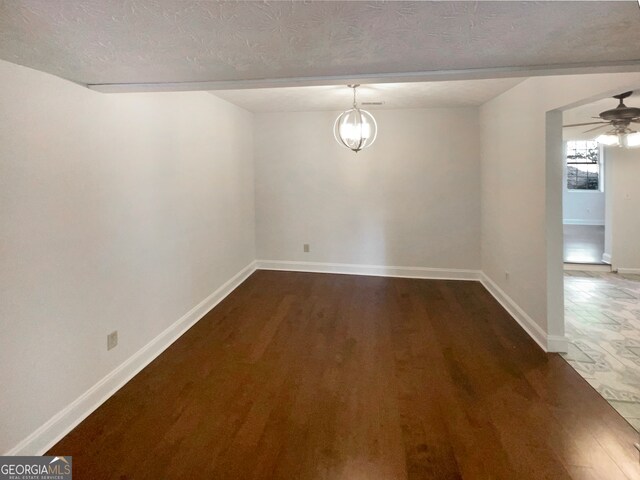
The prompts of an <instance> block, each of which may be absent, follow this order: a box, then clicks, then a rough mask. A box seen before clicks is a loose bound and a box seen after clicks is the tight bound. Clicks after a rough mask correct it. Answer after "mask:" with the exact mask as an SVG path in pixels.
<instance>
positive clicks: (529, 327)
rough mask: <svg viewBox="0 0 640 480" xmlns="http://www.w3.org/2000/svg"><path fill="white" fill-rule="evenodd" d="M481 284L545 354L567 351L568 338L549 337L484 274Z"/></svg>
mask: <svg viewBox="0 0 640 480" xmlns="http://www.w3.org/2000/svg"><path fill="white" fill-rule="evenodd" d="M480 282H481V283H482V285H483V286H484V288H486V289H487V291H488V292H489V293H490V294H491V295H492V296H493V298H495V299H496V300H497V301H498V303H499V304H500V305H502V307H503V308H504V309H505V310H506V311H507V312H508V313H509V315H511V316H512V317H513V319H514V320H515V321H516V322H518V324H520V326H521V327H522V328H523V330H524V331H525V332H527V334H529V336H530V337H531V338H532V339H533V340H534V341H535V342H536V343H537V344H538V345H539V346H540V348H542V350H544V351H545V352H566V351H567V346H568V340H567V339H566V337H564V336H560V335H547V334H546V332H545V331H544V330H543V329H542V328H541V327H540V326H539V325H538V324H537V323H536V322H535V321H534V320H533V319H532V318H531V317H530V316H529V315H528V314H527V313H526V312H525V311H524V310H523V309H522V308H521V307H520V306H519V305H518V304H517V303H516V302H515V301H514V300H513V299H512V298H511V297H510V296H509V295H507V294H506V293H505V292H504V290H502V289H501V288H500V287H499V286H498V285H497V284H496V283H495V282H494V281H493V280H492V279H491V278H489V277H488V276H487V275H486V274H485V273H484V272H483V273H482V274H481V277H480Z"/></svg>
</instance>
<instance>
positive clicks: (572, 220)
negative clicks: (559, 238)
mask: <svg viewBox="0 0 640 480" xmlns="http://www.w3.org/2000/svg"><path fill="white" fill-rule="evenodd" d="M562 223H563V224H564V225H595V226H599V227H600V226H602V225H604V220H582V219H579V218H566V219H564V220H562Z"/></svg>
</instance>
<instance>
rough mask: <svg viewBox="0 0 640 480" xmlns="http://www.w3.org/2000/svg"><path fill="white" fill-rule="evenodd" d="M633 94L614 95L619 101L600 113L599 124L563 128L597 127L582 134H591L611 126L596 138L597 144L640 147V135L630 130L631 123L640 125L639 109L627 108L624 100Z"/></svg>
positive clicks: (583, 124) (575, 124) (576, 124)
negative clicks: (613, 106)
mask: <svg viewBox="0 0 640 480" xmlns="http://www.w3.org/2000/svg"><path fill="white" fill-rule="evenodd" d="M632 93H633V92H625V93H621V94H620V95H614V96H613V98H615V99H617V100H619V101H620V103H619V104H618V106H617V107H616V108H612V109H611V110H605V111H604V112H601V113H600V115H599V116H598V117H593V118H597V119H599V120H601V121H600V122H587V123H573V124H571V125H563V126H564V127H565V128H569V127H582V126H586V125H598V126H597V127H595V128H591V129H589V130H586V131H585V132H584V133H588V132H593V131H594V130H598V129H600V128H604V127H605V126H611V127H612V128H611V130H609V131H608V132H606V133H604V134H602V135H600V136H599V137H598V138H596V141H597V142H598V143H602V144H604V145H613V146H619V147H640V133H638V132H637V131H635V130H632V129H631V128H629V127H630V125H631V124H632V123H638V124H640V108H636V107H627V106H626V105H625V104H624V99H625V98H627V97H630V96H631V94H632Z"/></svg>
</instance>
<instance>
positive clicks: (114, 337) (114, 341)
mask: <svg viewBox="0 0 640 480" xmlns="http://www.w3.org/2000/svg"><path fill="white" fill-rule="evenodd" d="M117 345H118V331H117V330H116V331H115V332H111V333H110V334H109V335H107V350H111V349H112V348H116V346H117Z"/></svg>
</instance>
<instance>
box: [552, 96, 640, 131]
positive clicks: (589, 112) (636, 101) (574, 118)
mask: <svg viewBox="0 0 640 480" xmlns="http://www.w3.org/2000/svg"><path fill="white" fill-rule="evenodd" d="M620 93H624V92H620ZM624 104H625V105H626V106H627V107H638V108H640V86H639V88H638V89H637V90H634V91H633V95H631V96H630V97H629V98H626V99H625V100H624ZM617 106H618V100H617V99H615V98H611V97H609V98H603V99H601V100H598V101H596V102H592V103H587V104H586V105H581V106H579V107H576V108H572V109H570V110H566V111H565V112H563V123H565V124H570V123H584V122H597V121H598V120H597V119H595V118H593V117H597V116H598V115H599V114H600V112H604V111H605V110H611V109H612V108H616V107H617ZM594 126H595V125H594ZM575 128H577V129H578V130H580V127H575ZM587 128H588V127H585V129H587Z"/></svg>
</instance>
